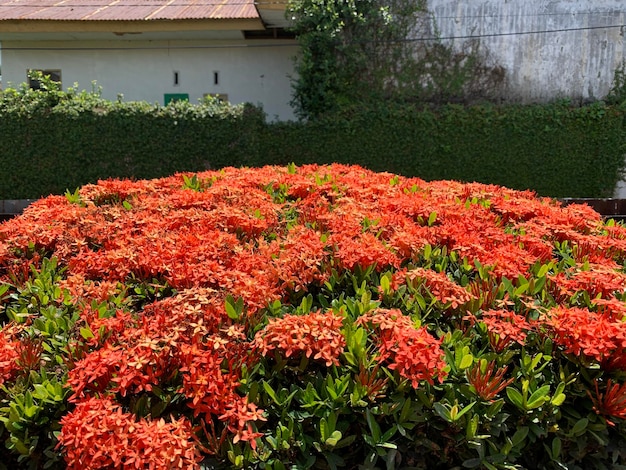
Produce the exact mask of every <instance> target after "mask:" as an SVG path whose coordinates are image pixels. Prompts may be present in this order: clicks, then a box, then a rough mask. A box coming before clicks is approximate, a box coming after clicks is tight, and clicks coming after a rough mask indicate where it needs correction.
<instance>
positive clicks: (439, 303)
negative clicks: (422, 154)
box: [0, 165, 626, 470]
mask: <svg viewBox="0 0 626 470" xmlns="http://www.w3.org/2000/svg"><path fill="white" fill-rule="evenodd" d="M625 261H626V228H624V227H622V226H621V225H616V224H614V223H613V222H612V221H609V222H603V221H602V220H601V219H600V217H599V216H598V214H596V213H595V212H593V211H592V210H591V209H589V208H588V207H586V206H580V205H572V206H568V207H561V206H560V204H559V203H558V202H556V201H554V200H550V199H541V198H537V197H535V196H534V195H533V194H532V193H529V192H519V191H512V190H508V189H505V188H502V187H497V186H488V185H482V184H461V183H456V182H451V181H439V182H430V183H427V182H425V181H422V180H419V179H408V178H402V177H399V176H394V175H391V174H385V173H373V172H370V171H367V170H364V169H363V168H360V167H354V166H342V165H332V166H314V165H311V166H303V167H295V166H293V165H290V166H288V167H284V168H283V167H265V168H261V169H233V168H228V169H224V170H221V171H216V172H205V173H199V174H179V175H175V176H172V177H169V178H163V179H158V180H151V181H114V180H110V181H101V182H99V183H98V184H96V185H87V186H84V187H83V188H81V189H80V190H78V191H77V192H75V193H67V194H66V195H65V196H50V197H48V198H45V199H42V200H40V201H38V202H36V203H34V204H33V205H32V206H30V207H29V208H28V209H27V210H26V211H25V213H24V214H23V215H22V216H21V217H18V218H16V219H13V220H10V221H7V222H5V223H3V224H2V225H0V305H1V310H0V321H1V324H2V329H1V330H0V353H1V354H0V439H1V440H2V441H3V443H4V446H3V449H2V450H0V468H7V469H8V468H81V469H83V468H84V469H96V468H142V469H143V468H150V469H171V468H185V469H188V468H197V469H200V468H266V469H277V470H279V469H284V468H288V467H289V468H333V469H334V468H341V467H345V468H366V469H367V468H372V469H373V468H429V469H431V468H434V469H436V468H441V469H449V468H484V469H490V470H491V469H516V468H520V469H521V468H529V469H544V468H545V469H552V468H567V469H588V468H597V469H608V468H615V469H616V468H626V329H625V327H624V324H625V320H626V304H625V303H624V300H625V299H626V293H625V291H626V273H625V270H624V263H625Z"/></svg>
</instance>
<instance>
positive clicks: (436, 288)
mask: <svg viewBox="0 0 626 470" xmlns="http://www.w3.org/2000/svg"><path fill="white" fill-rule="evenodd" d="M406 277H407V279H409V280H410V281H416V280H423V281H424V285H425V286H426V288H427V289H428V292H430V293H431V295H432V296H433V297H434V298H435V299H437V300H438V301H439V302H441V303H442V304H443V305H449V306H450V307H451V308H453V309H456V308H459V307H460V306H462V305H463V304H465V303H467V302H470V301H471V300H472V299H474V296H473V295H472V294H470V293H469V292H468V291H467V290H466V289H464V288H463V287H461V286H460V285H458V284H457V283H456V282H454V281H452V280H450V278H448V276H446V275H445V274H444V273H438V272H436V271H432V270H431V269H424V268H415V269H412V270H410V271H408V272H407V273H406Z"/></svg>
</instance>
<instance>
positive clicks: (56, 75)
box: [26, 69, 61, 90]
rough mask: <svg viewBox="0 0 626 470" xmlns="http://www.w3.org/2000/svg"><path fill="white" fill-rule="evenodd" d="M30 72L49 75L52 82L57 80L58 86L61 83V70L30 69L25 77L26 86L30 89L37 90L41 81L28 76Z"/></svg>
mask: <svg viewBox="0 0 626 470" xmlns="http://www.w3.org/2000/svg"><path fill="white" fill-rule="evenodd" d="M31 72H41V73H42V74H43V75H44V77H50V80H52V81H53V82H57V83H58V84H59V86H60V85H61V70H54V69H52V70H41V69H31V70H29V71H28V73H27V74H26V78H27V79H28V86H29V87H30V88H31V89H32V90H39V89H40V88H41V83H39V80H35V79H32V78H30V74H31Z"/></svg>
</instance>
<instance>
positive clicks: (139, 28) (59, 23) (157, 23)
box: [0, 18, 265, 33]
mask: <svg viewBox="0 0 626 470" xmlns="http://www.w3.org/2000/svg"><path fill="white" fill-rule="evenodd" d="M181 29H182V30H185V31H202V30H206V29H210V30H213V31H233V30H241V31H243V30H263V29H265V26H264V25H263V22H262V21H261V19H260V18H250V19H219V18H211V19H178V20H0V33H54V32H59V33H68V32H72V33H78V32H111V31H116V32H120V33H129V32H137V33H144V32H157V31H159V32H161V31H163V32H165V31H180V30H181Z"/></svg>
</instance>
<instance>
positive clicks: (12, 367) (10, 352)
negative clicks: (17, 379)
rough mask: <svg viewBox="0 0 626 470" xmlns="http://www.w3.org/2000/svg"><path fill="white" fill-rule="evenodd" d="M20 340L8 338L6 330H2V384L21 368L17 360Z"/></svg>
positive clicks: (0, 351)
mask: <svg viewBox="0 0 626 470" xmlns="http://www.w3.org/2000/svg"><path fill="white" fill-rule="evenodd" d="M18 344H19V341H17V340H11V339H10V338H7V336H6V335H5V334H4V331H0V386H2V385H3V384H4V383H5V382H7V381H9V380H11V379H12V378H13V377H14V376H15V374H16V373H17V372H18V371H19V370H20V366H19V365H18V363H17V361H18V358H19V352H18V349H17V346H18Z"/></svg>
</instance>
